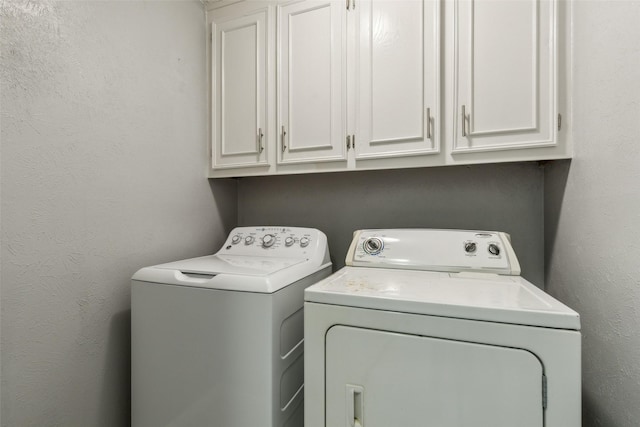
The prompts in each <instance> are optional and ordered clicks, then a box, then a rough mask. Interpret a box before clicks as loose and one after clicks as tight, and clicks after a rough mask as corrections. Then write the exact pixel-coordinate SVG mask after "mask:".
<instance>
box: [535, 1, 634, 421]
mask: <svg viewBox="0 0 640 427" xmlns="http://www.w3.org/2000/svg"><path fill="white" fill-rule="evenodd" d="M573 7H574V38H573V40H574V41H573V49H574V88H573V93H574V97H573V105H574V116H573V118H572V119H571V118H570V119H569V120H572V121H573V132H574V138H575V155H574V158H573V160H572V161H571V163H570V164H569V163H568V162H561V163H555V164H552V165H550V166H548V167H547V169H546V170H545V206H546V209H545V210H546V212H545V229H546V236H545V240H546V258H547V262H546V265H547V271H546V283H547V291H548V292H550V293H551V294H552V295H554V296H556V297H557V298H559V299H560V300H562V301H563V302H565V303H566V304H568V305H570V306H571V307H572V308H574V309H575V310H577V311H578V312H579V313H580V316H581V320H582V339H583V341H582V344H583V351H582V364H583V365H582V372H583V388H582V390H583V395H582V397H583V418H584V423H583V425H584V426H585V427H592V426H603V427H610V426H616V427H627V426H628V427H631V426H637V425H638V423H639V421H638V420H640V406H638V396H640V329H639V327H638V325H640V262H638V260H639V259H640V85H639V84H638V76H640V44H639V40H640V27H639V26H638V22H640V2H638V1H616V2H604V1H576V2H573Z"/></svg>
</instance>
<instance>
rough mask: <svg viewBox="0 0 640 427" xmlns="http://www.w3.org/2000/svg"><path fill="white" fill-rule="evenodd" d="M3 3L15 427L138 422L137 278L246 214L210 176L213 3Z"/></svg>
mask: <svg viewBox="0 0 640 427" xmlns="http://www.w3.org/2000/svg"><path fill="white" fill-rule="evenodd" d="M0 5H1V6H0V31H1V37H0V43H1V44H0V48H1V51H0V53H1V57H2V62H1V65H0V72H1V74H0V77H1V87H0V91H1V92H0V103H1V111H2V116H1V120H2V122H1V124H2V127H1V134H0V137H1V143H2V147H1V148H2V159H1V168H0V170H1V179H0V182H1V186H2V187H1V191H2V201H1V209H2V217H1V233H2V252H1V254H2V271H1V292H2V303H1V313H2V321H1V325H2V331H1V332H2V342H1V348H2V366H1V369H2V425H3V426H11V427H16V426H25V427H26V426H64V427H68V426H82V427H88V426H109V427H114V426H124V425H128V424H129V409H130V401H129V399H130V392H129V390H130V383H129V369H130V362H129V353H130V334H129V327H130V325H129V323H130V320H129V319H130V301H129V279H130V277H131V275H132V274H133V273H134V272H135V271H136V270H137V269H138V268H140V267H142V266H145V265H149V264H154V263H159V262H165V261H171V260H175V259H179V258H184V257H191V256H196V255H202V254H206V253H211V252H212V251H214V250H215V249H217V248H218V247H219V245H220V244H221V243H222V239H223V238H224V237H225V236H226V233H227V232H228V230H229V229H230V228H231V227H233V226H234V225H235V222H236V208H235V207H236V188H235V187H236V186H235V183H234V182H233V181H213V182H211V183H210V182H209V181H207V180H206V179H205V176H206V171H207V160H206V156H205V153H206V144H207V135H206V129H207V117H206V110H207V101H206V93H207V91H206V75H205V59H204V57H205V55H204V52H205V21H204V12H203V6H202V5H201V4H200V2H198V1H189V2H65V1H61V2H47V1H37V2H33V1H27V0H24V1H23V0H9V1H4V2H0ZM212 193H214V195H212Z"/></svg>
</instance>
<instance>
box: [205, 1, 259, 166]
mask: <svg viewBox="0 0 640 427" xmlns="http://www.w3.org/2000/svg"><path fill="white" fill-rule="evenodd" d="M268 18H269V13H268V9H266V8H265V9H262V10H260V11H256V12H254V13H251V14H248V15H245V16H240V17H231V18H225V20H224V21H219V22H216V21H214V22H212V23H211V33H212V39H213V40H212V43H211V49H212V51H211V58H212V66H211V69H212V80H211V81H212V87H213V91H212V114H213V120H212V124H213V126H212V129H211V132H212V137H213V145H212V147H213V150H212V151H213V152H212V156H213V168H214V169H221V168H236V167H247V166H266V165H267V142H266V138H267V135H268V132H267V93H266V85H267V61H266V54H267V31H268V29H267V26H268V24H269V22H268Z"/></svg>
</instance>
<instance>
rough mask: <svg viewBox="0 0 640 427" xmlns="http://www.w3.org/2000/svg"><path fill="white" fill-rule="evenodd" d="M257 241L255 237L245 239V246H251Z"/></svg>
mask: <svg viewBox="0 0 640 427" xmlns="http://www.w3.org/2000/svg"><path fill="white" fill-rule="evenodd" d="M254 240H255V238H254V237H253V236H247V237H245V238H244V244H245V245H250V244H252V243H253V241H254Z"/></svg>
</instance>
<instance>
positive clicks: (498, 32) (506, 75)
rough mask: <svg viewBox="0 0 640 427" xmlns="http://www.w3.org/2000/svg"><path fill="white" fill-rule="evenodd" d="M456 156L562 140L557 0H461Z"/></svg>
mask: <svg viewBox="0 0 640 427" xmlns="http://www.w3.org/2000/svg"><path fill="white" fill-rule="evenodd" d="M456 4H457V10H456V23H457V27H456V55H455V59H456V60H457V68H456V80H455V84H456V92H457V93H456V115H455V117H456V119H455V131H454V135H455V140H454V144H453V150H452V151H453V153H454V154H455V153H466V152H475V151H488V150H507V149H509V150H510V149H516V148H530V147H544V146H553V145H555V144H556V142H557V139H556V129H557V115H558V113H557V108H556V105H557V103H556V82H555V80H556V79H555V76H556V74H557V70H556V68H557V61H556V25H555V22H556V3H555V2H553V1H550V0H517V1H515V0H458V2H457V3H456Z"/></svg>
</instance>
